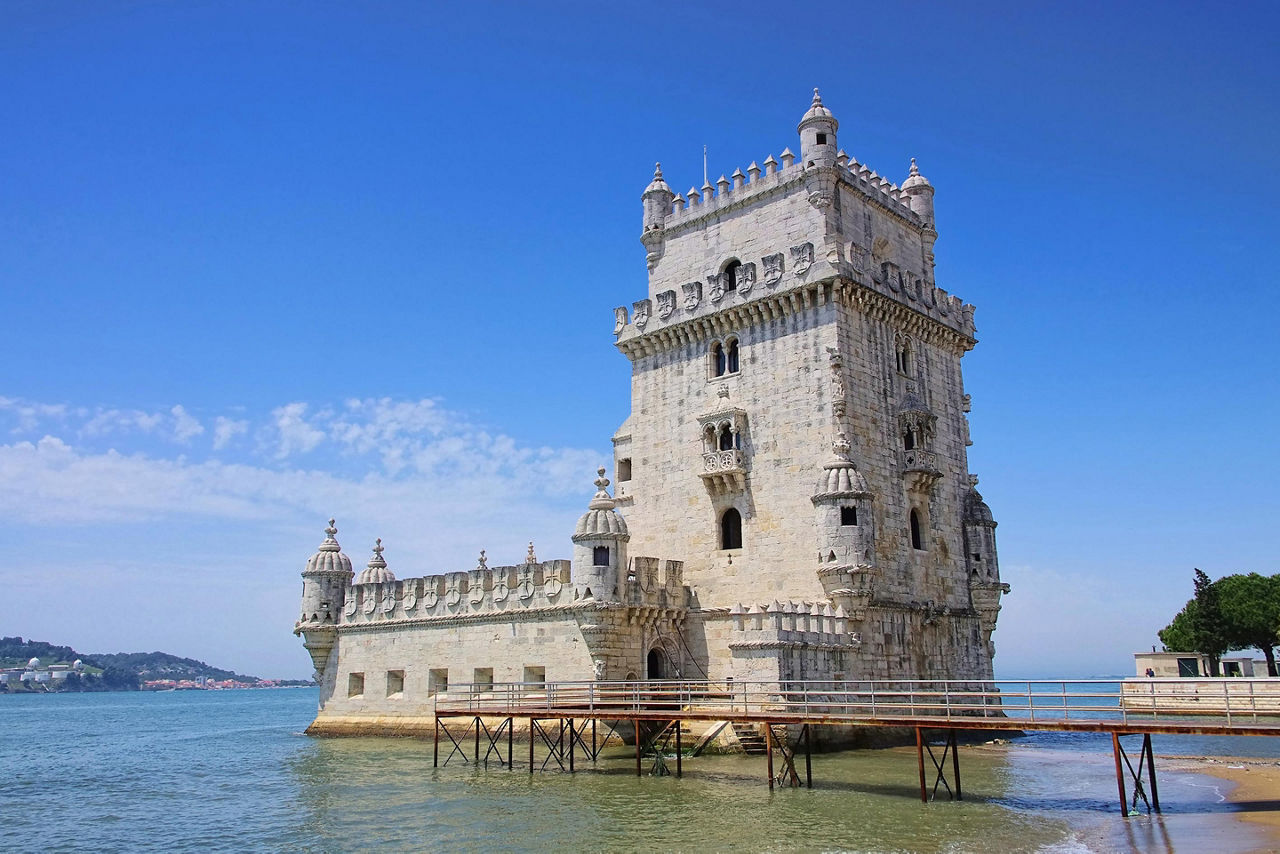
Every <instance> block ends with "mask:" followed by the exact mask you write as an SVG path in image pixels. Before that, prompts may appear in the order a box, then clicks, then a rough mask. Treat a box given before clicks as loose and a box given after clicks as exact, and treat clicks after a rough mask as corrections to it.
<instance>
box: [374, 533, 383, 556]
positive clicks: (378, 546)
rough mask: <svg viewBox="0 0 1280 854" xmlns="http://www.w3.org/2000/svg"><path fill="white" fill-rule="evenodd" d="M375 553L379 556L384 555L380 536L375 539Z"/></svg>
mask: <svg viewBox="0 0 1280 854" xmlns="http://www.w3.org/2000/svg"><path fill="white" fill-rule="evenodd" d="M373 553H374V554H376V555H377V556H378V557H382V537H378V538H377V539H376V540H374V541H373Z"/></svg>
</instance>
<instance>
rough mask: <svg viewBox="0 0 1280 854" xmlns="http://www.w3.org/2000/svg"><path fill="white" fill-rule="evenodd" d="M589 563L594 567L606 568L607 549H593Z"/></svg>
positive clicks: (597, 547) (598, 547)
mask: <svg viewBox="0 0 1280 854" xmlns="http://www.w3.org/2000/svg"><path fill="white" fill-rule="evenodd" d="M591 563H592V565H594V566H608V565H609V547H608V546H596V547H595V548H594V549H592V550H591Z"/></svg>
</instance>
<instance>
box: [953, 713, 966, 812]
mask: <svg viewBox="0 0 1280 854" xmlns="http://www.w3.org/2000/svg"><path fill="white" fill-rule="evenodd" d="M950 733H951V770H952V773H953V774H954V775H955V778H956V800H957V801H963V800H964V794H963V793H962V792H961V791H960V745H959V744H958V743H957V742H956V731H955V730H951V731H950Z"/></svg>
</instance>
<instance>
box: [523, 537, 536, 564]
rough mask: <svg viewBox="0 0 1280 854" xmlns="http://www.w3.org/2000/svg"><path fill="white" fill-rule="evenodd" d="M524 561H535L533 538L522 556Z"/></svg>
mask: <svg viewBox="0 0 1280 854" xmlns="http://www.w3.org/2000/svg"><path fill="white" fill-rule="evenodd" d="M524 562H525V563H537V562H538V556H537V555H536V554H534V553H533V540H530V541H529V553H528V554H526V555H525V556H524Z"/></svg>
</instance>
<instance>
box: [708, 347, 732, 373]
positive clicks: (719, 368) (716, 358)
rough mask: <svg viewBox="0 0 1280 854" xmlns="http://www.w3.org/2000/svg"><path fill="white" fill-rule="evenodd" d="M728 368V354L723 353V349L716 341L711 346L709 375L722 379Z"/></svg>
mask: <svg viewBox="0 0 1280 854" xmlns="http://www.w3.org/2000/svg"><path fill="white" fill-rule="evenodd" d="M728 367H729V361H728V354H726V353H725V351H724V347H723V346H722V345H721V344H720V342H719V341H717V342H715V343H714V344H712V345H711V372H712V374H711V375H712V376H716V377H722V376H724V372H725V371H726V370H727V369H728Z"/></svg>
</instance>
